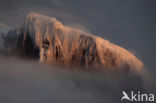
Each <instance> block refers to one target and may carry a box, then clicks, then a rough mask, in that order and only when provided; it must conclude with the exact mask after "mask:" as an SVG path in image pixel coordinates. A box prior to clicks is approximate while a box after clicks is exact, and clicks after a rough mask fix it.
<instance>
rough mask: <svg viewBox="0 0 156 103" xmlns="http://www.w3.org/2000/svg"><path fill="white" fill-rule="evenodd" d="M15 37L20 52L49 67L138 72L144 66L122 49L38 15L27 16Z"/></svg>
mask: <svg viewBox="0 0 156 103" xmlns="http://www.w3.org/2000/svg"><path fill="white" fill-rule="evenodd" d="M16 35H17V43H16V47H17V48H20V49H19V52H21V53H22V54H23V55H25V56H29V57H33V58H38V59H39V61H40V62H46V63H48V64H53V65H55V64H61V65H65V66H83V67H85V68H86V69H89V67H95V68H96V67H100V68H121V67H123V66H126V67H128V68H130V69H133V68H137V69H140V68H142V65H143V64H142V62H141V61H140V60H138V59H137V58H136V57H135V56H134V55H133V54H132V53H130V52H129V51H127V50H126V49H123V48H122V47H119V46H117V45H115V44H112V43H110V42H109V41H107V40H105V39H102V38H100V37H97V36H94V35H92V34H89V33H86V32H83V31H81V30H78V29H74V28H70V27H67V26H64V25H63V24H62V23H61V22H59V21H58V20H56V19H55V18H51V17H47V16H43V15H40V14H34V13H31V14H29V15H27V17H26V20H25V23H24V25H23V26H22V27H21V28H20V29H18V30H17V31H16Z"/></svg>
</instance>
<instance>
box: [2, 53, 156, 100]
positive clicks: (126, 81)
mask: <svg viewBox="0 0 156 103" xmlns="http://www.w3.org/2000/svg"><path fill="white" fill-rule="evenodd" d="M0 66H1V69H0V80H1V82H0V92H1V94H0V102H2V103H10V102H11V103H28V102H29V103H36V102H37V103H44V102H46V103H73V102H75V103H80V102H81V103H103V102H106V103H117V102H118V103H119V102H120V101H121V97H122V91H123V90H124V91H126V92H130V91H131V90H133V91H136V92H137V91H141V92H143V93H154V89H155V87H154V86H155V85H154V83H151V82H150V81H149V80H151V79H149V78H147V77H146V76H145V75H144V74H143V75H144V76H142V74H134V73H125V72H116V73H115V72H105V73H104V72H103V73H101V72H85V71H70V69H69V70H66V69H64V68H61V67H54V66H48V65H45V64H41V63H39V62H38V61H34V60H30V59H25V60H24V59H20V58H15V57H3V56H1V58H0ZM150 78H151V77H150ZM147 81H148V84H147V83H146V82H147ZM149 83H150V84H149ZM149 88H150V89H149Z"/></svg>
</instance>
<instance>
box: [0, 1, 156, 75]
mask: <svg viewBox="0 0 156 103" xmlns="http://www.w3.org/2000/svg"><path fill="white" fill-rule="evenodd" d="M155 5H156V1H155V0H0V22H3V23H6V24H8V25H10V26H12V27H16V26H19V25H21V24H22V23H23V22H24V18H25V15H26V14H27V13H29V12H37V13H41V14H44V15H48V16H54V17H56V18H57V19H59V20H60V21H61V22H63V24H66V25H70V26H75V27H77V28H81V29H83V30H86V31H88V32H91V33H93V34H95V35H100V36H102V37H104V38H106V39H108V40H110V41H112V42H113V43H115V44H118V45H120V46H122V47H124V48H126V49H128V50H130V51H131V52H133V53H134V54H135V55H136V56H137V57H138V58H139V59H141V60H142V61H143V62H144V65H145V67H146V68H147V69H148V70H149V71H151V72H153V74H155V73H156V68H155V67H156V60H155V58H156V46H155V45H156V40H155V39H156V6H155Z"/></svg>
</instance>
